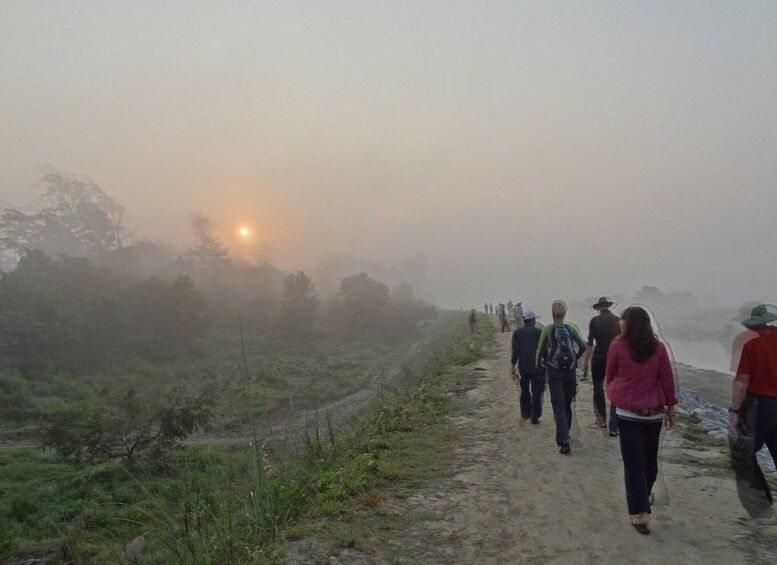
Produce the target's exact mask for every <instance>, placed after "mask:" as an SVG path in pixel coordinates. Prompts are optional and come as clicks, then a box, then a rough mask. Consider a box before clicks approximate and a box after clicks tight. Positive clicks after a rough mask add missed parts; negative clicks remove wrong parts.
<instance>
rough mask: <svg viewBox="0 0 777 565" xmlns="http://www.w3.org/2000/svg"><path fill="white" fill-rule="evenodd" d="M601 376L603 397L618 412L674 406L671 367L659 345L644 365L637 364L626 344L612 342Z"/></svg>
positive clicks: (661, 345)
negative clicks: (604, 385)
mask: <svg viewBox="0 0 777 565" xmlns="http://www.w3.org/2000/svg"><path fill="white" fill-rule="evenodd" d="M605 374H606V377H607V397H608V398H609V399H610V402H612V403H613V404H614V405H615V406H616V407H618V408H623V409H625V410H642V409H645V408H656V407H658V406H662V407H663V406H674V405H675V404H677V396H675V390H674V374H673V373H672V364H671V363H670V361H669V355H668V354H667V352H666V347H665V346H664V344H663V343H659V344H658V349H656V353H655V354H654V355H653V356H652V357H650V358H649V359H648V360H647V361H645V362H643V363H637V362H636V361H634V359H632V358H631V352H630V351H629V346H628V344H627V343H626V342H625V341H622V340H619V339H616V340H615V341H613V342H612V344H611V345H610V349H609V350H608V351H607V371H606V373H605Z"/></svg>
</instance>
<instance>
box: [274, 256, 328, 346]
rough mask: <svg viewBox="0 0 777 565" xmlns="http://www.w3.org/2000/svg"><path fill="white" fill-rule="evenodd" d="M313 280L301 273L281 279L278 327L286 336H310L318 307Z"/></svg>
mask: <svg viewBox="0 0 777 565" xmlns="http://www.w3.org/2000/svg"><path fill="white" fill-rule="evenodd" d="M320 304H321V303H320V302H319V300H318V297H317V296H316V287H315V284H313V279H312V278H310V277H309V276H308V275H306V274H305V273H304V272H302V271H298V272H296V273H292V274H290V275H289V276H287V277H286V278H285V279H283V302H282V303H281V314H280V320H279V326H280V328H281V330H282V331H283V333H284V334H286V335H287V336H304V335H310V334H311V333H312V329H313V327H314V326H315V323H316V318H317V315H318V308H319V306H320Z"/></svg>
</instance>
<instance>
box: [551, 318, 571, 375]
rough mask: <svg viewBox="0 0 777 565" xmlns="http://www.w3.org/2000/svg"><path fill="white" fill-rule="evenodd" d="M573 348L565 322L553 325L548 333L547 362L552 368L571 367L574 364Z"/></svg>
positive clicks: (565, 368)
mask: <svg viewBox="0 0 777 565" xmlns="http://www.w3.org/2000/svg"><path fill="white" fill-rule="evenodd" d="M576 360H577V358H576V356H575V350H574V348H573V346H572V334H571V333H570V331H569V328H568V327H567V325H566V324H563V325H561V326H558V327H554V328H553V331H552V332H551V334H550V356H549V358H548V364H549V365H550V366H551V367H553V368H554V369H563V370H567V369H571V368H572V367H574V366H575V361H576Z"/></svg>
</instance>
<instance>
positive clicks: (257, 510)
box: [0, 171, 492, 563]
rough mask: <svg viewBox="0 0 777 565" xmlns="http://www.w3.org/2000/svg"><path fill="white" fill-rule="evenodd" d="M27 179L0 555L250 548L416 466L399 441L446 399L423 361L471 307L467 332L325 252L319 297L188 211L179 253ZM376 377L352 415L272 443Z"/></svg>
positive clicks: (375, 491)
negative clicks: (29, 193)
mask: <svg viewBox="0 0 777 565" xmlns="http://www.w3.org/2000/svg"><path fill="white" fill-rule="evenodd" d="M42 180H43V182H44V183H45V185H46V190H45V193H44V194H43V195H42V197H41V203H42V204H41V209H40V210H39V211H38V212H36V213H33V214H27V213H24V212H21V211H19V210H15V209H7V210H5V211H4V212H3V213H2V214H0V266H2V272H0V560H2V559H5V558H7V557H12V556H21V557H36V556H38V557H43V558H46V559H48V560H49V562H52V563H58V562H62V563H92V562H94V563H103V562H117V561H121V562H125V563H169V562H178V563H241V562H247V563H253V562H256V561H261V560H263V559H265V558H268V557H270V556H271V555H272V552H273V551H274V549H273V547H274V546H273V544H274V543H275V542H276V541H277V540H278V539H280V538H279V536H280V535H281V534H283V536H285V537H287V538H289V539H290V538H293V537H295V536H298V535H300V534H301V532H300V531H299V530H298V529H296V530H295V528H296V526H295V525H294V524H295V523H298V520H299V519H300V518H301V517H303V516H312V515H317V514H325V513H330V512H335V513H336V512H339V511H340V510H341V509H342V508H343V507H344V506H345V505H346V504H348V503H349V502H348V501H352V500H355V499H357V498H358V499H360V500H361V501H362V502H363V504H365V505H368V506H373V507H375V506H378V505H380V503H381V500H382V495H381V492H380V490H379V487H380V486H381V485H383V484H390V483H391V482H397V481H405V480H407V481H411V480H417V478H418V477H419V476H420V474H419V473H418V472H417V469H420V468H421V467H422V465H421V464H410V465H408V464H406V463H405V462H404V460H403V459H402V454H403V453H404V454H405V455H407V454H408V453H412V452H413V450H414V449H417V446H419V445H424V442H425V441H428V434H426V435H425V433H426V432H428V430H429V429H430V427H431V426H432V425H433V422H435V421H437V420H438V419H439V417H440V414H441V413H442V412H443V410H444V409H445V405H446V398H447V396H446V394H445V393H446V387H450V386H453V385H452V384H451V382H452V381H450V380H448V381H446V380H445V379H441V377H440V375H441V370H442V369H441V368H442V367H443V366H446V365H448V364H451V363H467V362H468V361H469V360H472V359H474V358H475V357H476V356H477V355H478V354H479V352H480V350H481V348H482V347H483V344H484V343H486V342H487V341H488V340H489V339H490V337H489V336H490V332H491V331H492V330H491V328H490V326H489V325H488V324H486V327H485V328H483V330H482V332H481V333H480V334H478V335H476V336H474V337H473V336H469V335H468V334H467V333H466V331H465V329H466V324H465V317H464V315H463V314H461V313H440V314H437V313H436V312H435V308H434V307H433V306H430V305H429V304H427V303H425V302H424V301H423V300H420V299H418V298H416V297H415V296H414V293H413V289H412V288H411V287H410V286H409V285H408V284H406V283H403V282H400V281H398V280H394V282H395V283H397V284H395V286H393V287H391V288H390V287H389V286H387V285H386V284H384V283H383V282H381V281H379V280H377V279H375V278H373V277H371V276H370V275H369V274H368V273H366V272H358V271H359V270H360V269H353V268H352V263H350V262H349V261H342V260H338V259H336V258H335V259H333V260H331V261H329V262H328V263H327V262H324V263H323V264H322V265H323V267H322V268H319V272H318V275H319V276H320V277H322V279H323V280H324V285H325V288H326V290H327V293H326V296H324V297H323V299H320V298H319V296H318V295H317V294H316V285H315V283H314V281H313V279H312V277H310V276H309V275H307V274H305V273H304V272H302V271H299V272H296V273H292V274H286V273H282V272H281V271H279V270H278V269H276V268H275V267H273V266H272V265H271V264H269V263H261V264H249V263H247V262H245V261H242V260H240V259H236V258H234V257H232V256H231V255H230V252H229V249H227V248H226V247H225V246H224V245H223V244H222V242H221V241H220V239H219V238H218V236H217V233H216V225H215V223H214V222H213V221H212V220H211V219H210V218H208V217H207V216H204V215H201V214H199V215H196V216H194V217H193V219H192V231H193V245H192V246H190V247H189V249H188V250H186V251H185V252H178V251H176V249H175V248H174V247H173V246H172V245H169V244H165V243H164V242H149V241H143V240H142V239H135V238H134V237H133V236H132V234H130V232H129V231H128V229H127V226H128V223H127V219H126V217H125V213H124V209H123V207H122V206H121V204H119V203H118V202H116V201H114V200H112V199H111V198H110V197H109V196H108V195H107V194H106V193H105V192H104V191H103V190H102V189H101V188H100V187H99V186H98V185H96V184H95V183H93V182H91V181H89V180H85V179H79V178H75V177H72V176H66V175H62V174H60V173H58V172H56V171H52V172H49V173H46V174H45V175H44V177H43V179H42ZM411 274H412V273H411ZM337 281H339V284H338V283H337ZM397 375H398V376H397ZM389 376H391V377H392V378H391V379H390V382H387V381H388V380H389V379H387V377H389ZM435 379H436V380H435ZM456 382H458V381H456ZM376 383H381V387H382V388H381V393H380V395H379V396H380V398H379V399H378V400H376V401H375V404H374V406H373V407H372V408H371V409H370V410H367V411H365V412H363V413H362V414H361V415H360V416H358V417H357V416H356V415H354V414H352V413H351V412H353V410H349V411H348V413H346V414H332V413H330V411H329V410H328V409H324V410H323V413H321V412H318V422H317V426H316V429H315V431H314V432H309V433H308V435H306V436H304V437H299V438H297V437H290V439H288V440H287V441H285V442H281V441H279V440H278V439H277V438H278V436H282V435H284V434H283V433H282V432H281V430H282V429H287V430H289V432H291V430H292V427H291V424H290V422H291V417H292V416H295V415H297V416H299V415H300V414H301V413H303V412H304V411H305V410H308V409H312V408H315V407H319V406H324V405H326V404H327V403H330V402H332V401H334V400H339V399H343V398H344V397H347V396H348V395H349V394H350V393H353V392H356V391H359V390H360V389H363V388H365V386H366V385H368V384H376ZM455 386H461V385H460V384H459V385H455ZM346 416H347V418H346ZM287 426H288V427H287ZM294 429H296V428H294ZM264 430H273V431H274V434H273V433H271V435H272V440H273V443H272V445H265V444H264V442H263V438H261V437H260V436H261V435H262V434H264V433H266V432H265V431H264ZM268 437H269V436H268ZM406 438H415V439H414V440H413V441H410V442H408V443H404V442H406ZM249 443H250V448H249V447H247V446H248V445H249ZM413 446H415V447H413ZM33 448H42V449H43V451H38V450H35V449H33ZM403 450H404V451H403ZM409 460H412V458H409ZM413 465H416V467H417V469H416V468H414V467H413ZM344 543H355V541H354V540H347V539H344Z"/></svg>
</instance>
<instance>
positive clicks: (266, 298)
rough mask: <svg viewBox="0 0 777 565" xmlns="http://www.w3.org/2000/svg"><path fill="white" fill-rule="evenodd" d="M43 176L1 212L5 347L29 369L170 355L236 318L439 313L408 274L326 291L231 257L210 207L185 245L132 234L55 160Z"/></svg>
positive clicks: (0, 346) (334, 324) (333, 319)
mask: <svg viewBox="0 0 777 565" xmlns="http://www.w3.org/2000/svg"><path fill="white" fill-rule="evenodd" d="M43 181H44V183H45V184H46V188H45V190H44V193H43V195H42V201H43V203H44V206H43V207H42V209H41V210H40V211H38V212H36V213H34V214H25V213H22V212H20V211H19V210H16V209H6V210H5V211H4V212H3V213H2V216H0V248H1V251H2V256H3V258H4V260H5V263H4V268H3V270H2V273H1V274H0V355H2V360H3V364H4V365H5V366H6V367H9V366H10V367H14V368H17V369H19V370H20V371H22V372H23V373H24V374H25V375H29V376H34V375H38V374H44V373H48V372H51V371H66V372H72V373H77V372H83V371H87V370H93V369H94V368H96V367H99V366H101V365H103V364H105V363H108V362H110V361H111V359H114V358H116V357H126V356H129V357H138V358H142V359H148V360H152V361H157V360H167V359H171V358H175V357H178V356H181V355H186V354H188V353H191V352H192V348H193V347H194V345H195V343H196V340H197V339H198V338H201V337H203V336H206V335H207V333H208V332H209V331H211V330H233V331H234V330H236V329H237V328H238V326H240V327H241V329H244V330H245V331H247V332H267V333H273V334H278V335H280V336H282V337H284V338H287V339H306V338H310V337H315V336H316V335H321V334H322V332H323V333H332V332H334V333H339V334H344V335H347V336H363V335H365V334H373V335H378V336H381V337H385V338H392V337H395V336H399V335H405V334H408V333H412V331H413V329H414V327H415V325H416V323H417V322H419V321H421V320H424V319H427V318H429V317H430V316H432V315H433V314H434V308H433V307H432V306H430V305H428V304H426V303H425V302H423V301H422V300H419V299H417V298H416V297H415V296H414V294H413V289H412V288H411V287H410V286H409V285H408V284H405V283H400V284H399V285H397V286H395V287H394V288H391V289H390V288H389V287H388V286H387V285H385V284H384V283H382V282H380V281H378V280H377V279H375V278H373V277H371V276H370V275H369V274H367V273H363V272H362V273H355V274H352V275H349V276H346V277H345V278H343V279H342V280H341V282H340V285H339V288H338V291H337V292H336V293H335V294H334V295H333V296H330V297H327V298H326V299H324V300H322V299H321V298H319V297H318V296H317V294H316V289H315V283H314V281H313V279H312V277H311V276H309V275H308V274H306V273H304V272H302V271H298V272H295V273H290V274H287V273H282V272H281V271H279V270H278V269H276V268H275V267H274V266H272V265H270V264H262V265H251V264H247V263H245V262H242V261H239V260H233V259H231V258H230V257H229V250H228V249H227V248H226V247H225V246H224V245H223V243H222V242H221V241H220V239H219V238H218V237H217V235H216V232H215V224H214V222H213V221H212V220H211V219H210V218H208V217H207V216H204V215H197V216H194V217H193V218H192V230H193V239H194V244H193V245H192V246H191V247H190V248H189V249H187V250H186V251H185V252H183V253H179V252H177V251H176V250H175V249H174V248H173V246H171V245H169V244H165V243H163V242H151V241H146V240H135V239H134V234H133V233H132V231H131V230H130V227H129V221H128V218H127V214H126V212H125V210H124V207H123V206H122V205H121V204H120V203H118V202H116V201H115V200H113V199H112V198H111V197H109V196H108V195H107V194H106V193H105V192H104V191H103V190H102V188H100V187H99V186H98V185H97V184H95V183H93V182H91V181H88V180H83V179H79V178H73V177H67V176H65V175H63V174H61V173H59V172H56V171H50V172H47V173H46V174H45V175H44V176H43Z"/></svg>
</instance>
